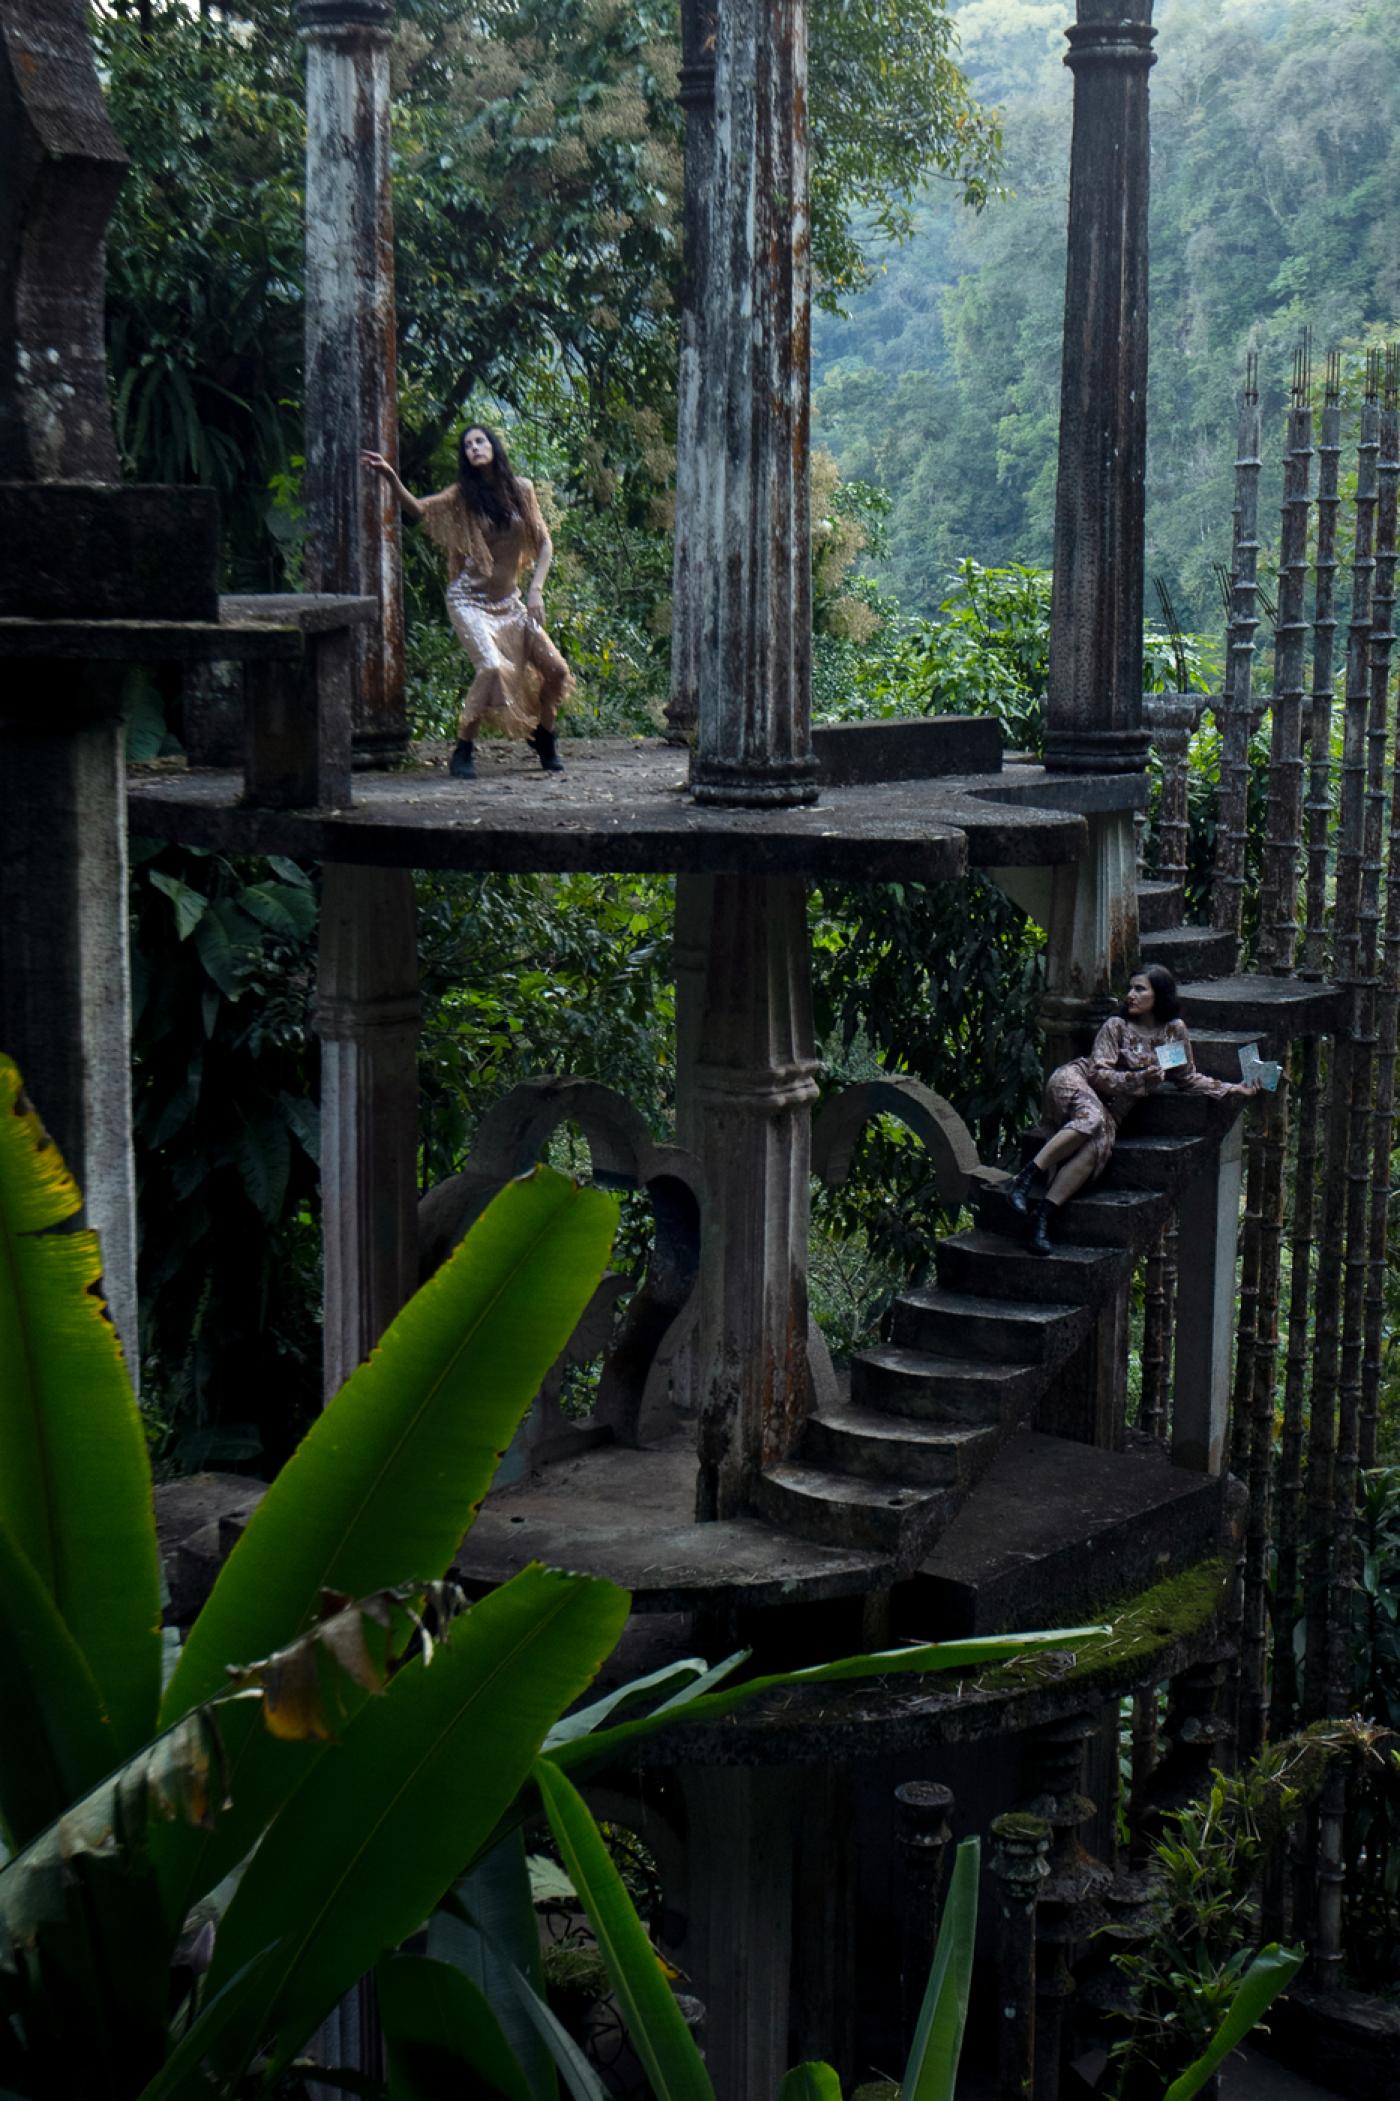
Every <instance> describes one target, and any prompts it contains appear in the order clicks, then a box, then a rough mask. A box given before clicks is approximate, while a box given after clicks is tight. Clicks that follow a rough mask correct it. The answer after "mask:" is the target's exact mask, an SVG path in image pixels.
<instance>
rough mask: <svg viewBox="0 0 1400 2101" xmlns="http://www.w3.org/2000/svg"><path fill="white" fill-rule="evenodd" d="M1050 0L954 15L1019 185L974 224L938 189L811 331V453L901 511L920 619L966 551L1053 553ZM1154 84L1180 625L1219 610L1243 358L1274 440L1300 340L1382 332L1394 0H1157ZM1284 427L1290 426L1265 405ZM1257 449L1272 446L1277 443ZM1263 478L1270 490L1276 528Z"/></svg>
mask: <svg viewBox="0 0 1400 2101" xmlns="http://www.w3.org/2000/svg"><path fill="white" fill-rule="evenodd" d="M1071 12H1072V11H1071V10H1069V9H1067V8H1065V7H1064V6H1063V5H1062V4H1061V0H961V4H960V5H958V6H957V8H956V19H957V27H958V32H959V36H960V40H961V45H962V54H963V59H964V63H965V64H966V67H967V70H968V73H969V75H970V77H971V79H972V81H973V83H974V86H975V88H976V89H977V92H978V93H979V94H980V95H981V96H982V97H983V98H984V99H985V100H987V101H988V102H992V103H995V104H998V105H999V106H1000V116H1001V124H1002V130H1003V135H1004V139H1005V149H1006V165H1005V182H1006V185H1007V189H1008V192H1009V194H1007V195H1006V196H1005V197H1003V198H1001V199H999V200H998V201H996V202H994V203H993V205H992V206H991V207H990V208H989V209H988V210H987V211H986V212H984V213H982V214H980V215H972V214H969V213H966V212H964V211H962V210H961V209H959V208H958V207H957V206H956V204H955V203H954V202H953V201H952V200H951V199H950V198H949V197H948V196H947V194H946V193H945V191H944V190H942V189H941V187H940V186H939V185H938V184H936V183H935V184H932V185H929V186H928V187H927V188H926V190H925V192H924V194H923V196H922V197H921V199H920V200H919V202H918V204H917V205H916V207H915V211H914V220H915V228H916V238H915V239H913V240H912V241H910V242H908V243H907V244H906V245H905V246H903V247H901V248H898V249H895V250H892V251H890V252H889V253H887V254H886V255H884V256H883V257H882V258H881V260H880V267H879V270H878V274H877V275H876V278H875V281H874V283H873V284H872V285H871V286H870V287H869V288H868V289H866V290H865V291H863V292H861V293H859V294H858V295H857V296H856V297H854V298H853V299H851V300H849V301H848V302H847V303H846V307H847V315H848V318H846V319H844V320H843V319H836V318H831V317H824V316H819V317H818V319H817V323H816V329H815V339H814V345H815V359H816V367H815V369H816V378H817V381H818V384H817V386H816V391H815V397H814V404H813V414H814V431H815V435H816V438H817V441H818V442H819V443H820V444H823V445H826V446H828V447H829V448H830V450H831V451H832V452H834V453H835V455H836V457H837V460H838V461H839V463H840V466H841V470H842V472H843V473H844V474H849V475H852V476H855V477H858V478H860V479H862V480H865V481H869V482H873V483H876V484H877V485H879V486H880V487H882V488H884V489H885V490H886V491H887V492H888V494H889V496H890V498H891V500H892V508H891V513H890V520H889V554H888V557H887V559H886V561H885V563H884V564H883V565H882V567H881V569H880V572H879V574H880V577H881V581H882V582H883V583H884V585H885V586H886V587H887V588H890V589H893V590H894V591H895V592H896V593H897V595H898V597H899V598H900V599H901V601H902V602H903V603H904V604H905V605H906V607H907V608H908V609H909V610H910V611H912V612H917V613H920V614H931V613H932V612H933V609H934V608H935V607H936V606H937V605H938V604H939V602H940V600H941V598H942V596H943V594H944V590H945V579H946V577H947V576H948V574H949V572H950V571H951V570H952V569H953V568H954V566H955V564H956V563H957V562H958V561H959V560H961V559H962V557H963V556H964V555H965V554H967V553H968V552H972V553H975V554H976V556H977V558H978V559H979V560H980V561H983V562H986V563H990V564H1005V563H1008V562H1024V563H1030V564H1044V563H1046V562H1048V560H1049V557H1050V546H1051V533H1052V523H1053V506H1054V476H1055V447H1056V434H1057V427H1058V417H1059V364H1060V336H1061V327H1062V319H1063V309H1064V240H1065V227H1064V207H1065V185H1066V174H1067V169H1068V165H1069V131H1070V111H1071V93H1072V90H1071V82H1070V77H1069V74H1068V73H1067V72H1066V71H1065V69H1064V68H1063V67H1062V65H1061V63H1060V59H1061V54H1062V52H1063V50H1064V41H1063V35H1062V32H1063V29H1064V26H1065V22H1066V20H1068V19H1069V18H1070V15H1071ZM1154 20H1155V21H1156V23H1157V26H1158V39H1157V51H1158V63H1157V65H1156V67H1155V68H1154V70H1153V73H1152V76H1151V97H1152V139H1153V153H1152V202H1151V213H1152V217H1151V259H1152V260H1151V267H1152V286H1151V295H1152V321H1151V391H1150V396H1149V420H1150V440H1149V456H1148V482H1147V540H1148V548H1147V559H1148V567H1149V569H1150V570H1152V571H1158V572H1160V573H1162V574H1163V575H1164V576H1165V577H1166V578H1167V580H1168V582H1169V583H1170V585H1171V588H1172V592H1173V595H1174V597H1175V599H1176V601H1177V604H1178V606H1179V607H1180V609H1181V611H1182V615H1183V618H1184V620H1185V624H1186V625H1187V626H1188V627H1191V628H1200V627H1205V626H1212V625H1214V624H1215V622H1216V619H1217V613H1216V605H1217V595H1216V591H1215V587H1214V582H1213V565H1214V564H1215V563H1216V562H1219V561H1227V560H1228V559H1229V519H1230V504H1231V491H1230V465H1231V461H1232V458H1233V454H1234V433H1235V414H1236V409H1235V403H1236V398H1237V393H1238V388H1239V385H1240V381H1241V377H1242V372H1243V366H1244V353H1245V350H1246V348H1255V349H1257V350H1258V351H1259V353H1260V371H1261V380H1262V384H1263V389H1264V404H1265V411H1266V429H1269V430H1276V429H1277V428H1278V427H1279V426H1280V424H1281V407H1282V402H1283V391H1284V388H1285V387H1286V384H1287V380H1288V368H1289V357H1290V353H1291V350H1292V347H1293V344H1294V342H1295V340H1296V339H1297V337H1298V336H1299V334H1300V333H1301V331H1302V329H1303V328H1304V327H1305V326H1309V325H1310V326H1311V328H1312V330H1313V339H1314V343H1315V345H1316V346H1318V347H1319V348H1325V347H1326V346H1328V345H1330V344H1332V343H1337V344H1341V345H1343V346H1353V347H1354V346H1357V345H1360V344H1361V343H1363V342H1365V341H1372V342H1374V341H1379V340H1380V339H1381V338H1382V337H1383V336H1384V335H1385V334H1386V333H1387V332H1392V333H1393V331H1394V327H1395V322H1396V316H1397V313H1400V282H1398V281H1397V256H1400V243H1397V241H1396V239H1395V229H1394V205H1393V199H1394V197H1395V194H1396V182H1397V176H1400V144H1397V140H1400V122H1398V121H1397V119H1398V118H1400V17H1397V14H1396V11H1395V9H1394V8H1393V7H1391V6H1389V5H1387V4H1386V0H1334V4H1332V5H1329V6H1326V7H1319V6H1316V5H1314V4H1312V0H1159V4H1158V5H1157V7H1156V9H1155V10H1154ZM1276 412H1279V413H1276ZM1270 450H1272V448H1270ZM1277 492H1278V484H1277V477H1276V474H1274V473H1273V472H1272V471H1271V472H1269V473H1267V474H1266V477H1265V501H1264V508H1263V513H1262V515H1263V517H1264V519H1265V522H1266V531H1268V532H1270V533H1271V532H1272V531H1273V521H1274V520H1275V518H1276V516H1277Z"/></svg>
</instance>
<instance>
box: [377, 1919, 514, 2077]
mask: <svg viewBox="0 0 1400 2101" xmlns="http://www.w3.org/2000/svg"><path fill="white" fill-rule="evenodd" d="M376 1977H377V1981H378V1985H379V2017H380V2020H381V2022H382V2023H383V2027H384V2046H385V2053H386V2055H387V2057H388V2065H389V2101H441V2097H442V2096H443V2095H445V2094H452V2093H456V2094H461V2095H467V2094H470V2095H472V2096H473V2097H477V2096H479V2097H480V2101H531V2097H530V2089H529V2086H528V2085H527V2083H526V2080H525V2075H524V2073H523V2072H522V2071H521V2069H520V2066H519V2065H518V2064H517V2063H516V2060H515V2057H514V2054H513V2053H512V2051H511V2047H510V2044H509V2043H508V2042H507V2041H506V2039H505V2036H504V2035H503V2034H502V2033H501V2024H500V2022H499V2021H498V2020H497V2019H496V2016H495V2014H494V2013H493V2012H492V2011H491V2007H490V2005H489V2003H488V2002H487V2000H486V1998H485V1996H484V1994H483V1993H482V1992H480V1991H479V1990H478V1989H477V1987H476V1985H474V1984H473V1983H472V1981H471V1979H470V1978H469V1977H464V1976H463V1974H462V1972H461V1971H460V1970H454V1969H453V1968H452V1966H451V1964H450V1963H446V1962H434V1961H432V1960H431V1958H430V1957H428V1956H426V1955H394V1956H391V1957H390V1958H389V1959H388V1960H387V1961H386V1962H381V1963H380V1965H379V1968H378V1970H377V1972H376Z"/></svg>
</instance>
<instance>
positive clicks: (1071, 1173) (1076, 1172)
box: [1045, 1131, 1094, 1211]
mask: <svg viewBox="0 0 1400 2101" xmlns="http://www.w3.org/2000/svg"><path fill="white" fill-rule="evenodd" d="M1068 1135H1069V1134H1068V1132H1065V1131H1062V1132H1061V1133H1060V1136H1061V1137H1062V1138H1063V1137H1068ZM1093 1178H1094V1149H1093V1147H1092V1146H1091V1145H1088V1144H1085V1145H1083V1146H1082V1147H1081V1148H1080V1150H1079V1151H1078V1152H1076V1153H1075V1154H1074V1156H1073V1157H1072V1158H1071V1159H1069V1160H1066V1161H1065V1163H1064V1165H1063V1167H1061V1169H1060V1171H1059V1173H1058V1174H1057V1175H1056V1176H1055V1178H1054V1180H1053V1181H1052V1182H1051V1184H1050V1187H1049V1188H1048V1189H1047V1190H1046V1192H1045V1201H1046V1203H1047V1204H1053V1205H1054V1207H1055V1209H1056V1210H1057V1211H1058V1210H1059V1208H1060V1206H1061V1205H1062V1204H1067V1203H1068V1202H1069V1200H1070V1198H1071V1197H1072V1196H1077V1195H1078V1194H1079V1192H1080V1190H1081V1189H1082V1188H1083V1187H1084V1185H1085V1183H1086V1182H1091V1181H1092V1180H1093Z"/></svg>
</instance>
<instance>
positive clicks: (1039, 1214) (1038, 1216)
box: [1026, 1196, 1054, 1255]
mask: <svg viewBox="0 0 1400 2101" xmlns="http://www.w3.org/2000/svg"><path fill="white" fill-rule="evenodd" d="M1053 1209H1054V1206H1053V1205H1052V1204H1051V1202H1050V1199H1049V1197H1045V1196H1043V1197H1042V1198H1041V1199H1040V1202H1039V1203H1038V1204H1037V1205H1036V1206H1035V1209H1034V1211H1033V1212H1032V1215H1031V1236H1030V1239H1029V1240H1028V1241H1027V1242H1026V1253H1027V1254H1028V1255H1048V1254H1049V1253H1050V1252H1051V1246H1052V1243H1051V1239H1050V1214H1051V1212H1052V1210H1053Z"/></svg>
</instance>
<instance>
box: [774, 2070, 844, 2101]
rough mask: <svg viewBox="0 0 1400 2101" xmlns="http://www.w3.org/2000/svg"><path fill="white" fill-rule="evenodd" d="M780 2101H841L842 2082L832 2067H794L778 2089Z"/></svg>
mask: <svg viewBox="0 0 1400 2101" xmlns="http://www.w3.org/2000/svg"><path fill="white" fill-rule="evenodd" d="M778 2101H841V2082H840V2080H839V2079H838V2078H837V2076H836V2074H835V2072H834V2071H833V2070H832V2069H831V2066H830V2065H823V2064H807V2065H794V2066H793V2068H792V2070H791V2071H790V2072H788V2073H787V2074H785V2076H784V2079H783V2083H782V2085H781V2086H780V2087H779V2088H778Z"/></svg>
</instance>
